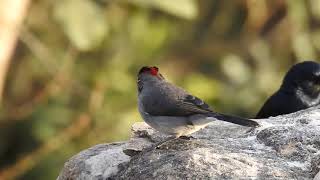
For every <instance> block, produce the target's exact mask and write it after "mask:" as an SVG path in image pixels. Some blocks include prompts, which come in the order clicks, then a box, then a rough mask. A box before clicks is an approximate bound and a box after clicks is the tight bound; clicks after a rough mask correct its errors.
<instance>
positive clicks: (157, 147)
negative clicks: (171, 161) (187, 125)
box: [154, 136, 180, 149]
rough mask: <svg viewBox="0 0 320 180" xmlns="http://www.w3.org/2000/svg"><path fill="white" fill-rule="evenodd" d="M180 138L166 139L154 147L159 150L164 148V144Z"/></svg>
mask: <svg viewBox="0 0 320 180" xmlns="http://www.w3.org/2000/svg"><path fill="white" fill-rule="evenodd" d="M179 137H180V136H170V137H168V138H166V139H165V140H163V141H160V142H158V143H157V144H155V145H154V147H155V148H156V149H159V148H160V147H161V146H163V145H164V144H166V143H168V142H169V141H172V140H175V139H177V138H179Z"/></svg>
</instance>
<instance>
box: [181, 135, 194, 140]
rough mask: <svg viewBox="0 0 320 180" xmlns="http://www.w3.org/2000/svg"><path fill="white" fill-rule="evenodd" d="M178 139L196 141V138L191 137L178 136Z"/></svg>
mask: <svg viewBox="0 0 320 180" xmlns="http://www.w3.org/2000/svg"><path fill="white" fill-rule="evenodd" d="M179 138H180V139H183V140H191V139H196V138H195V137H193V136H180V137H179Z"/></svg>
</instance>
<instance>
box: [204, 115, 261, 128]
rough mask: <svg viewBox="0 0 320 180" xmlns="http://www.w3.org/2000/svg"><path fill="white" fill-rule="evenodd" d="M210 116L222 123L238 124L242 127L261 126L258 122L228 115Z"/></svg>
mask: <svg viewBox="0 0 320 180" xmlns="http://www.w3.org/2000/svg"><path fill="white" fill-rule="evenodd" d="M210 116H212V117H214V118H216V119H218V120H221V121H226V122H230V123H234V124H238V125H241V126H248V127H258V126H260V125H259V123H257V122H256V121H253V120H250V119H247V118H241V117H236V116H231V115H226V114H219V113H210Z"/></svg>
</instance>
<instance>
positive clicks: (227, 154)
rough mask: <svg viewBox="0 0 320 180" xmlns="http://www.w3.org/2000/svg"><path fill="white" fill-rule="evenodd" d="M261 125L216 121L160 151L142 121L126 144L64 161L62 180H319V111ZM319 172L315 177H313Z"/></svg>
mask: <svg viewBox="0 0 320 180" xmlns="http://www.w3.org/2000/svg"><path fill="white" fill-rule="evenodd" d="M258 121H259V122H260V123H261V125H262V126H261V127H259V128H258V129H255V130H250V129H249V128H246V127H241V126H238V125H234V124H230V123H226V122H220V121H216V122H213V123H212V124H211V125H210V126H208V127H206V128H205V129H202V130H200V131H199V132H197V133H195V134H193V135H192V137H194V138H192V139H191V140H185V139H177V140H174V141H171V142H168V143H166V144H165V145H163V146H161V148H160V149H152V150H145V149H146V148H148V147H150V146H152V145H153V144H154V143H155V142H158V141H161V140H162V139H164V138H165V136H164V135H162V134H160V133H158V132H156V131H154V130H153V129H152V128H151V127H149V126H148V125H146V124H145V123H136V124H134V125H133V127H132V132H133V135H132V138H131V139H130V140H129V141H127V142H120V143H111V144H101V145H97V146H94V147H92V148H89V149H87V150H84V151H82V152H80V153H79V154H77V155H75V156H74V157H72V158H71V159H70V160H68V162H66V163H65V166H64V168H63V169H62V171H61V172H60V175H59V177H58V180H66V179H93V180H100V179H153V180H154V179H246V180H247V179H297V180H303V179H311V180H312V179H314V180H320V172H319V170H320V109H319V107H316V108H311V109H307V110H303V111H299V112H296V113H293V114H289V115H285V116H278V117H272V118H269V119H263V120H258ZM317 173H318V174H317Z"/></svg>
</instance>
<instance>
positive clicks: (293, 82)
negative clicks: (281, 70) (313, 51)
mask: <svg viewBox="0 0 320 180" xmlns="http://www.w3.org/2000/svg"><path fill="white" fill-rule="evenodd" d="M281 88H282V89H286V90H290V89H292V90H300V91H302V92H303V93H304V94H306V95H308V96H310V97H317V96H318V95H320V63H318V62H314V61H304V62H302V63H298V64H295V65H294V66H292V67H291V68H290V70H289V71H288V72H287V74H286V75H285V77H284V79H283V83H282V86H281Z"/></svg>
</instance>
